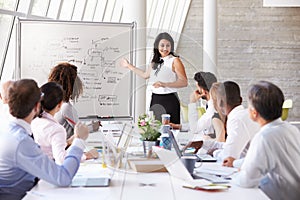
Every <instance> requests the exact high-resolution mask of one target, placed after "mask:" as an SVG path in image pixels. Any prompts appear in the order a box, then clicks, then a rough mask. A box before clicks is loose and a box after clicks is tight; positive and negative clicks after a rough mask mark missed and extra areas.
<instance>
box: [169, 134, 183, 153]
mask: <svg viewBox="0 0 300 200" xmlns="http://www.w3.org/2000/svg"><path fill="white" fill-rule="evenodd" d="M168 135H169V137H170V138H171V142H172V144H173V147H174V149H175V152H176V154H177V156H178V157H179V158H181V156H182V153H181V150H180V148H179V146H178V144H177V141H176V139H175V137H174V134H173V132H172V131H171V130H169V131H168Z"/></svg>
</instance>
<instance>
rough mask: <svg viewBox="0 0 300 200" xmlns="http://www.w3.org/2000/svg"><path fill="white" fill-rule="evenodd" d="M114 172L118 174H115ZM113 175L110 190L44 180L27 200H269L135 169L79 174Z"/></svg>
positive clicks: (92, 168) (87, 169)
mask: <svg viewBox="0 0 300 200" xmlns="http://www.w3.org/2000/svg"><path fill="white" fill-rule="evenodd" d="M113 172H114V173H113ZM111 174H113V176H112V180H111V184H110V186H109V187H57V186H54V185H52V184H49V183H47V182H45V181H40V182H39V183H38V184H37V185H36V186H35V187H34V188H33V189H32V190H31V191H29V192H28V193H27V195H26V196H25V197H24V199H25V200H37V199H41V200H43V199H49V200H50V199H51V200H53V199H56V200H58V199H72V200H76V199H88V200H92V199H97V200H99V199H100V200H101V199H110V200H111V199H112V200H114V199H116V200H117V199H124V200H125V199H128V200H132V199H143V200H147V199H149V200H153V199H164V200H173V199H189V198H198V199H199V198H200V197H201V199H214V200H218V199H220V200H224V199H241V197H242V199H243V200H247V199H249V200H250V199H251V200H252V199H256V200H259V199H268V198H267V197H266V196H265V194H264V193H263V192H262V191H261V190H259V189H257V188H253V189H246V188H240V187H237V186H235V185H232V184H231V188H229V189H228V190H227V191H222V192H206V191H199V190H192V189H187V188H183V187H182V185H183V181H182V180H179V179H177V178H174V177H171V176H169V174H168V173H166V172H164V173H163V172H161V173H136V172H133V171H132V170H119V169H111V168H106V169H103V168H102V166H101V164H99V163H97V164H94V163H91V162H90V163H82V164H81V166H80V168H79V171H78V175H82V176H86V177H99V176H110V175H111Z"/></svg>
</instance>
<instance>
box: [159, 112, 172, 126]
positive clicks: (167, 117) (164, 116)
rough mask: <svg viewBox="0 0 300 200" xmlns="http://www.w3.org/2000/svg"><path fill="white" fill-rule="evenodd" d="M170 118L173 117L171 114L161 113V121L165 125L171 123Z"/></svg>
mask: <svg viewBox="0 0 300 200" xmlns="http://www.w3.org/2000/svg"><path fill="white" fill-rule="evenodd" d="M170 118H171V115H169V114H162V115H161V123H162V124H163V125H166V124H169V123H170Z"/></svg>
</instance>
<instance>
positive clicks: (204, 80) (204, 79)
mask: <svg viewBox="0 0 300 200" xmlns="http://www.w3.org/2000/svg"><path fill="white" fill-rule="evenodd" d="M194 80H195V81H197V83H198V86H199V87H202V88H203V89H204V90H206V91H208V92H209V90H210V88H211V86H212V84H213V83H215V82H217V78H216V76H215V75H214V74H213V73H211V72H197V73H196V74H195V75H194Z"/></svg>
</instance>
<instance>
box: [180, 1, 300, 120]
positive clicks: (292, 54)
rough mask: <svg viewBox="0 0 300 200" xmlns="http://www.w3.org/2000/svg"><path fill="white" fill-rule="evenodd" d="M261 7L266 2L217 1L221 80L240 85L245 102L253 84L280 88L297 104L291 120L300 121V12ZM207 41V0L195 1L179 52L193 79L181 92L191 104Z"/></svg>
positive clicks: (292, 111) (183, 97)
mask: <svg viewBox="0 0 300 200" xmlns="http://www.w3.org/2000/svg"><path fill="white" fill-rule="evenodd" d="M262 5H263V1H262V0H249V1H244V0H219V1H218V64H217V66H218V74H217V77H218V79H219V80H220V81H225V80H233V81H235V82H237V83H238V84H239V85H240V87H241V90H242V96H243V98H244V100H246V97H245V95H246V92H247V88H248V86H249V84H251V83H253V82H256V81H259V80H267V81H271V82H273V83H275V84H276V85H278V86H279V87H280V88H281V89H282V91H283V93H284V95H285V97H286V99H287V98H291V99H292V100H293V108H292V109H291V110H290V112H289V119H288V120H290V121H292V120H300V8H275V7H273V8H266V7H263V6H262ZM202 38H203V0H192V3H191V6H190V10H189V13H188V16H187V19H186V22H185V25H184V29H183V32H182V35H181V39H180V42H179V45H178V48H177V53H178V54H179V55H180V56H181V59H182V60H183V62H184V64H185V67H186V72H187V76H188V78H189V87H188V88H187V89H181V90H180V91H179V95H180V98H181V100H182V101H183V102H186V103H188V101H189V94H190V92H191V91H192V90H194V87H195V86H194V81H193V74H194V72H196V71H200V70H202V69H203V67H202V44H203V42H202ZM244 105H246V102H245V101H244Z"/></svg>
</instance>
